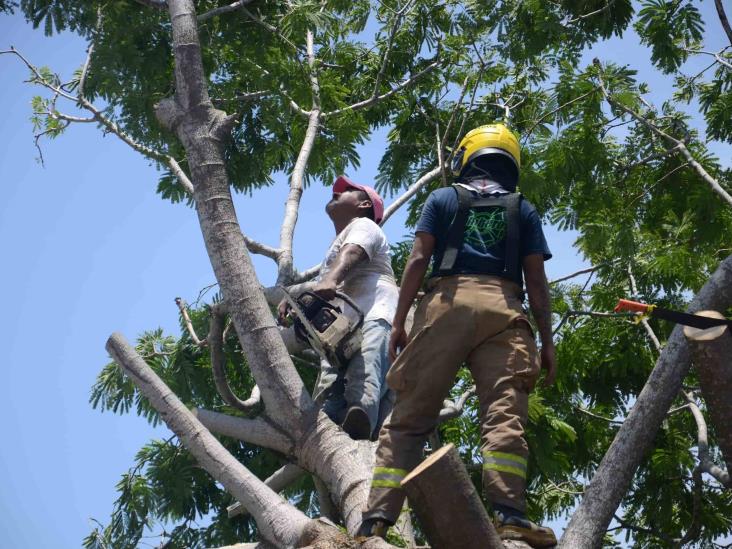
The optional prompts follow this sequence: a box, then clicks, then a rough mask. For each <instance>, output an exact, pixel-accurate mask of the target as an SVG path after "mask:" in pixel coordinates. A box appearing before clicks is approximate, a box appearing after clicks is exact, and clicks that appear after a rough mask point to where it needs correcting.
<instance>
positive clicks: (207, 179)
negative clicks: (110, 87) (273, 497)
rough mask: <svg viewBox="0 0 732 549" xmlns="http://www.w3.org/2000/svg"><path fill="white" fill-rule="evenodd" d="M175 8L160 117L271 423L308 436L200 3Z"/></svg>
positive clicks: (312, 411) (310, 408) (303, 395)
mask: <svg viewBox="0 0 732 549" xmlns="http://www.w3.org/2000/svg"><path fill="white" fill-rule="evenodd" d="M168 3H169V9H170V20H171V24H172V31H173V32H172V36H173V46H172V49H173V53H174V56H175V72H174V74H175V95H174V96H173V97H172V98H167V99H164V100H162V101H160V102H159V103H158V105H157V107H156V115H157V116H158V119H159V120H160V121H161V124H163V125H164V127H166V128H167V129H169V130H172V131H174V132H175V134H176V136H177V137H178V139H179V140H180V141H181V143H182V145H183V147H184V148H185V150H186V154H187V161H188V165H189V166H190V170H191V174H192V180H193V184H194V197H195V205H196V211H197V214H198V218H199V223H200V226H201V233H202V235H203V239H204V242H205V245H206V251H207V253H208V256H209V260H210V261H211V266H212V268H213V271H214V274H215V276H216V280H217V281H218V283H219V286H220V289H221V294H222V296H223V299H224V301H225V303H226V305H227V309H228V311H229V314H230V316H231V319H232V324H233V325H234V327H235V328H236V332H237V334H238V336H239V341H240V343H241V348H242V351H243V353H244V355H245V357H246V359H247V363H248V364H249V367H250V368H251V371H252V375H253V376H254V379H255V381H256V383H257V385H258V386H259V389H260V390H261V392H262V401H263V402H264V405H265V407H266V409H267V410H268V419H269V420H270V421H272V422H273V423H274V424H276V425H280V426H283V428H284V427H285V426H286V428H287V429H288V430H289V432H290V433H291V434H292V436H293V437H296V438H297V437H302V436H304V435H305V433H306V432H307V431H308V430H309V429H310V428H311V426H312V424H313V423H314V421H315V418H316V416H317V409H316V407H315V404H314V403H313V402H312V399H311V398H310V394H309V393H308V391H307V389H306V388H305V385H304V384H303V381H302V379H301V378H300V376H299V374H298V372H297V370H296V369H295V367H294V366H293V364H292V360H291V359H290V356H289V353H288V352H287V349H286V348H285V346H284V344H283V342H282V337H281V336H280V334H279V331H278V330H277V327H276V325H275V322H274V318H273V317H272V314H271V310H270V308H269V306H268V304H267V302H266V300H265V298H264V296H263V294H262V291H261V289H260V287H259V284H258V283H257V276H256V273H255V271H254V266H253V265H252V261H251V257H250V256H249V254H248V253H247V248H246V243H245V240H244V237H243V235H242V233H241V227H240V225H239V222H238V219H237V216H236V211H235V208H234V204H233V199H232V195H231V182H230V176H229V174H228V172H227V169H226V158H225V154H224V152H225V146H226V143H227V141H228V139H230V133H231V125H232V123H233V119H232V117H231V116H227V114H226V113H225V112H223V111H221V110H218V109H216V108H214V107H213V105H212V103H211V100H210V98H209V96H208V91H207V88H208V79H207V77H206V73H205V71H204V69H203V60H202V57H201V46H200V42H199V38H198V29H197V21H196V15H195V8H194V3H193V0H169V2H168Z"/></svg>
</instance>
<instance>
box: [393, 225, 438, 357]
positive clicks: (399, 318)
mask: <svg viewBox="0 0 732 549" xmlns="http://www.w3.org/2000/svg"><path fill="white" fill-rule="evenodd" d="M434 249H435V237H434V236H432V235H431V234H429V233H425V232H418V233H417V234H416V235H415V237H414V244H413V245H412V253H411V254H410V255H409V259H408V260H407V265H406V266H405V267H404V274H403V275H402V284H401V287H400V288H399V302H398V303H397V310H396V314H395V315H394V321H393V322H392V326H391V340H390V341H389V358H390V359H391V361H392V362H393V361H394V359H395V358H396V355H397V354H398V353H399V351H400V350H401V349H403V348H404V346H405V345H406V344H407V332H406V330H405V329H404V323H405V322H406V320H407V314H408V313H409V308H410V307H411V306H412V303H413V302H414V298H415V297H416V296H417V292H418V291H419V288H420V286H421V285H422V280H423V279H424V275H425V273H426V272H427V268H428V267H429V264H430V259H431V258H432V252H433V251H434Z"/></svg>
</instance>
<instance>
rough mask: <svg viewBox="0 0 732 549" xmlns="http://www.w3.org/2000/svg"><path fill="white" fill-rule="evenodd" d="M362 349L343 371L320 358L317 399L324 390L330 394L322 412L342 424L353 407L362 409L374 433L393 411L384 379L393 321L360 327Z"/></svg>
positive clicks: (379, 321) (380, 320)
mask: <svg viewBox="0 0 732 549" xmlns="http://www.w3.org/2000/svg"><path fill="white" fill-rule="evenodd" d="M361 331H362V333H363V340H362V341H361V351H360V352H359V353H356V354H355V355H354V356H353V358H351V361H350V362H349V363H348V366H347V367H346V368H344V369H343V370H340V371H338V369H336V368H334V367H332V366H331V365H330V364H329V363H328V362H326V361H324V360H323V361H321V363H320V368H321V370H320V375H319V376H318V381H317V382H316V384H315V391H314V394H313V396H314V398H318V396H319V395H321V394H322V393H323V392H326V394H327V397H326V401H325V404H324V406H323V411H324V412H325V413H326V414H327V415H328V417H329V418H330V419H332V420H333V421H334V422H335V423H337V424H338V425H340V424H341V423H343V419H344V417H345V415H346V412H347V411H348V408H350V407H351V406H359V407H360V408H363V410H364V411H365V412H366V415H368V417H369V423H370V424H371V431H372V433H374V432H377V431H378V428H379V427H381V424H382V423H383V422H384V418H385V417H386V416H387V415H388V414H389V412H391V408H392V400H393V399H392V397H391V393H389V391H388V389H389V388H388V386H387V385H386V382H385V381H384V378H385V377H386V372H387V371H388V370H389V365H390V364H389V336H390V335H391V324H389V323H388V322H387V321H386V320H383V319H377V320H367V321H366V322H364V323H363V326H362V327H361Z"/></svg>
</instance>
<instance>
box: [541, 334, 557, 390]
mask: <svg viewBox="0 0 732 549" xmlns="http://www.w3.org/2000/svg"><path fill="white" fill-rule="evenodd" d="M541 369H542V370H545V373H546V376H544V387H549V386H550V385H551V384H553V383H554V379H555V378H556V377H557V359H556V356H555V354H554V344H553V343H552V344H550V345H542V347H541Z"/></svg>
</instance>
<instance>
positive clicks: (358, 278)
mask: <svg viewBox="0 0 732 549" xmlns="http://www.w3.org/2000/svg"><path fill="white" fill-rule="evenodd" d="M325 211H326V213H327V214H328V216H329V217H330V219H331V221H332V222H333V227H334V228H335V233H336V236H335V239H334V240H333V242H332V244H331V245H330V247H329V248H328V251H327V253H326V254H325V259H324V260H323V262H322V263H321V265H320V274H319V276H318V278H317V279H316V280H315V285H314V287H313V288H312V290H313V291H314V292H315V293H317V294H318V295H320V296H321V297H322V298H323V299H326V300H328V301H332V300H333V299H335V298H336V295H335V294H336V292H342V293H344V294H346V295H347V296H348V297H350V298H351V299H352V300H353V301H354V302H355V303H356V305H357V306H358V308H359V309H360V310H361V311H362V312H363V315H364V323H363V326H362V328H361V330H362V335H363V338H362V342H361V350H360V352H357V353H356V354H355V355H354V356H353V357H352V358H351V360H350V361H349V363H348V365H347V366H346V367H345V368H343V369H341V370H338V369H336V368H334V367H333V366H332V365H330V364H328V363H327V362H326V361H323V362H322V363H321V372H320V376H319V377H318V382H317V384H316V388H315V394H314V395H313V396H314V397H315V398H316V399H317V398H319V397H320V398H323V397H325V405H324V411H325V413H326V414H327V415H328V417H330V418H331V419H332V420H333V421H334V422H336V423H337V424H339V425H341V426H342V428H343V430H344V431H346V432H347V433H348V434H349V435H350V436H351V438H353V439H356V440H362V439H375V438H376V435H377V434H378V430H379V427H380V426H381V423H382V422H383V419H384V417H385V416H386V415H387V414H388V412H389V411H390V409H391V406H390V400H391V399H390V395H389V393H388V390H387V386H386V383H385V382H384V378H385V377H386V372H387V370H388V369H389V336H390V334H391V320H392V318H394V313H395V312H396V304H397V300H398V297H399V290H398V288H397V285H396V281H395V279H394V272H393V270H392V268H391V255H390V252H389V243H388V241H387V239H386V235H385V234H384V231H382V230H381V227H380V226H379V223H380V222H381V220H382V218H383V217H384V201H383V200H382V199H381V197H380V196H379V194H378V193H377V192H376V190H375V189H374V188H373V187H369V186H368V185H360V184H358V183H355V182H353V181H351V180H350V179H349V178H347V177H345V176H340V177H338V179H336V182H335V184H334V185H333V196H332V198H331V200H330V201H329V202H328V203H327V204H326V206H325ZM349 309H350V308H349V307H345V308H344V311H345V312H346V314H349V313H351V311H349ZM286 313H287V306H286V303H284V302H283V303H281V304H280V308H279V315H280V319H281V320H284V316H285V315H286ZM354 320H355V318H354Z"/></svg>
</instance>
